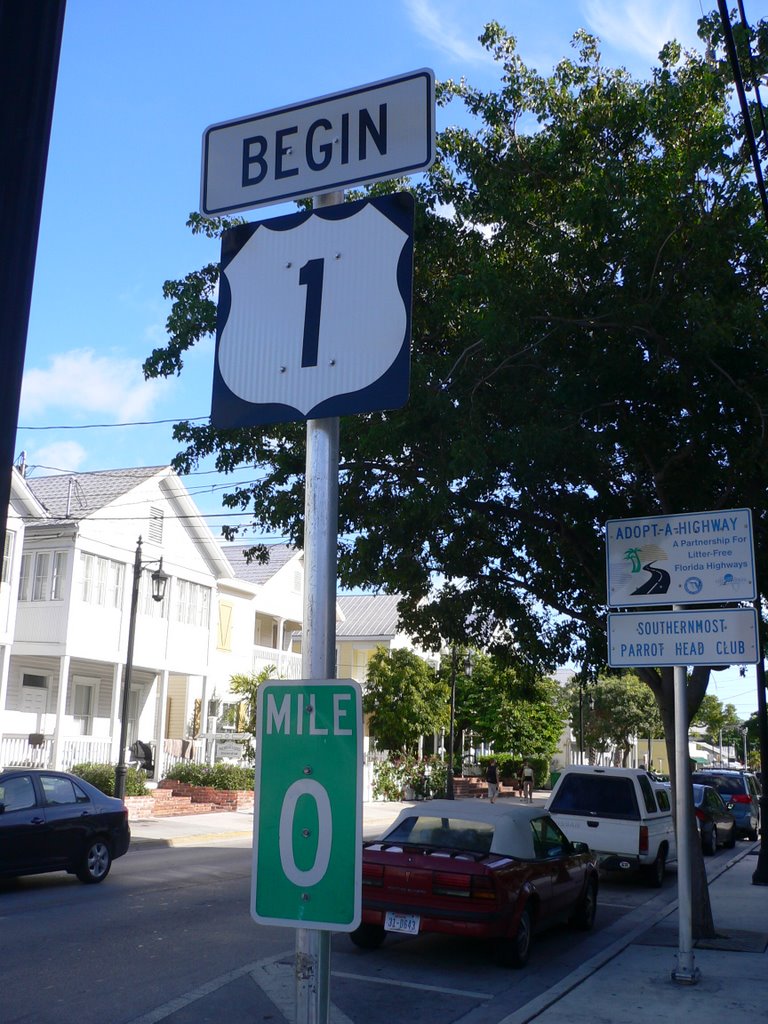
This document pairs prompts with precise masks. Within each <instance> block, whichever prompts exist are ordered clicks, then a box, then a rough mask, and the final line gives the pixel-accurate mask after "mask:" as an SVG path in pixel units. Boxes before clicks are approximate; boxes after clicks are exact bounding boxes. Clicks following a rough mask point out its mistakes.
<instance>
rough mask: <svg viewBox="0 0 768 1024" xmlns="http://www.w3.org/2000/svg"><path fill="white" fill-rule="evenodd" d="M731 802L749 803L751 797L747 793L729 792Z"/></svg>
mask: <svg viewBox="0 0 768 1024" xmlns="http://www.w3.org/2000/svg"><path fill="white" fill-rule="evenodd" d="M728 799H729V800H730V802H731V803H732V804H751V803H752V797H751V796H749V794H747V793H731V794H730V796H729V797H728Z"/></svg>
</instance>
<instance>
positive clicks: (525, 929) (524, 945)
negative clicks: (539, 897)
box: [498, 907, 533, 967]
mask: <svg viewBox="0 0 768 1024" xmlns="http://www.w3.org/2000/svg"><path fill="white" fill-rule="evenodd" d="M532 939H533V927H532V924H531V914H530V911H529V910H528V907H525V908H524V909H523V912H522V914H521V915H520V920H519V921H518V923H517V931H516V932H515V934H514V936H513V937H512V938H511V939H507V940H506V941H504V942H502V944H501V946H500V947H499V953H498V959H499V963H500V964H501V965H502V967H525V965H526V964H527V963H528V958H529V957H530V955H531V940H532Z"/></svg>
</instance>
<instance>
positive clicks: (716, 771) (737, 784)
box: [691, 768, 762, 839]
mask: <svg viewBox="0 0 768 1024" xmlns="http://www.w3.org/2000/svg"><path fill="white" fill-rule="evenodd" d="M691 780H692V781H693V782H695V783H697V784H698V785H701V786H713V787H714V788H715V789H716V790H717V791H718V793H719V794H720V796H721V797H722V798H723V802H724V803H725V806H726V807H727V808H728V810H729V811H731V812H732V813H733V816H734V818H735V819H736V835H737V836H746V838H747V839H757V836H758V833H759V831H760V795H761V793H762V790H761V789H760V783H759V782H758V781H757V778H756V777H755V774H754V772H745V771H738V770H737V769H731V768H707V769H706V771H700V772H693V774H692V775H691Z"/></svg>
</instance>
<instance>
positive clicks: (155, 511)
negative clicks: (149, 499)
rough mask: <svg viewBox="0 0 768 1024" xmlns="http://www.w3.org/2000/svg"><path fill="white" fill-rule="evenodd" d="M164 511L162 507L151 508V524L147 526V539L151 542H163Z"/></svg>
mask: <svg viewBox="0 0 768 1024" xmlns="http://www.w3.org/2000/svg"><path fill="white" fill-rule="evenodd" d="M164 514H165V513H164V512H163V510H162V509H161V508H155V507H153V508H150V510H149V526H148V527H147V540H148V541H149V543H150V544H162V543H163V516H164Z"/></svg>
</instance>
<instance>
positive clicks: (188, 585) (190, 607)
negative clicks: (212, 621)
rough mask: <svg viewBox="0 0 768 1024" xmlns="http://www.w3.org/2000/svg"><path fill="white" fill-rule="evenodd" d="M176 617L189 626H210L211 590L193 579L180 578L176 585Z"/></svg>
mask: <svg viewBox="0 0 768 1024" xmlns="http://www.w3.org/2000/svg"><path fill="white" fill-rule="evenodd" d="M176 593H177V595H178V596H177V599H176V618H177V620H178V621H179V622H183V623H184V624H185V625H187V626H203V627H204V628H206V629H207V628H208V622H209V618H210V599H211V592H210V590H209V589H208V587H201V586H200V584H199V583H192V582H191V580H178V581H177V587H176Z"/></svg>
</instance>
